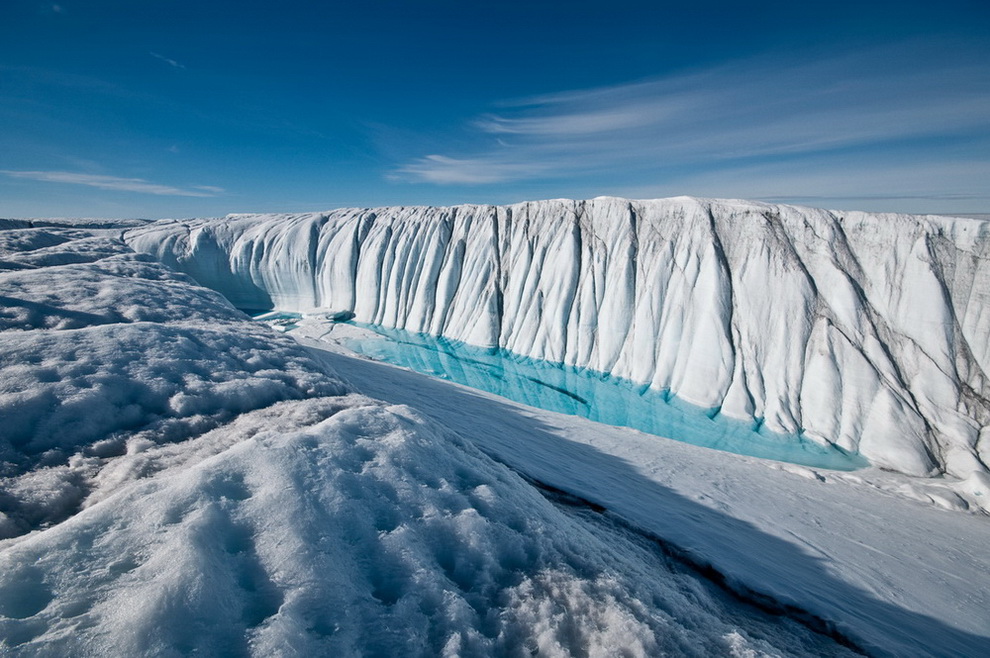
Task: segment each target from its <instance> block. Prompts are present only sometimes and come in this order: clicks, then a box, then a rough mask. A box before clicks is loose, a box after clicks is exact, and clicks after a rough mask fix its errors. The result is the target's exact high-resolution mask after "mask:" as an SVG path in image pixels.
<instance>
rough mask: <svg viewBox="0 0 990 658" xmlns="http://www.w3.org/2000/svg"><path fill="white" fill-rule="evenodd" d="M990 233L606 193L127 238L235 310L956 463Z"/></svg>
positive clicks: (963, 452) (976, 393)
mask: <svg viewBox="0 0 990 658" xmlns="http://www.w3.org/2000/svg"><path fill="white" fill-rule="evenodd" d="M988 226H990V225H988V224H986V223H983V222H978V221H974V220H952V219H946V218H933V217H911V216H905V215H869V214H863V213H832V212H828V211H823V210H814V209H808V208H797V207H792V206H781V205H768V204H758V203H747V202H735V201H708V200H698V199H689V198H677V199H666V200H657V201H626V200H622V199H613V198H601V199H595V200H593V201H588V202H573V201H560V200H558V201H544V202H536V203H526V204H518V205H514V206H508V207H493V206H458V207H453V208H384V209H376V210H340V211H334V212H331V213H327V214H312V215H260V216H259V215H255V216H231V217H228V218H225V219H221V220H196V221H191V222H175V223H157V224H154V225H151V226H148V227H143V228H137V229H134V230H132V231H130V232H128V234H127V236H126V240H127V242H128V244H130V245H131V246H132V247H133V248H135V249H136V250H138V251H141V252H146V253H150V254H152V255H154V256H155V257H156V258H158V259H160V260H161V261H163V262H165V263H167V264H169V265H172V266H174V267H177V268H178V269H180V270H182V271H185V272H187V273H189V274H190V275H192V276H193V277H194V278H195V279H196V280H197V281H199V282H200V283H202V284H204V285H207V286H209V287H211V288H214V289H215V290H218V291H220V292H222V293H223V294H224V295H225V296H226V297H227V298H228V299H230V300H231V301H233V303H234V304H235V305H237V306H242V307H249V308H269V307H275V308H279V309H282V310H286V311H309V310H313V309H329V310H334V311H353V312H354V313H355V314H356V319H357V320H359V321H362V322H368V323H376V324H381V325H384V326H389V327H396V328H400V329H407V330H410V331H417V332H426V333H431V334H437V335H443V336H446V337H449V338H454V339H458V340H462V341H465V342H468V343H472V344H476V345H482V346H487V345H491V346H498V347H501V348H505V349H508V350H510V351H513V352H515V353H517V354H521V355H525V356H530V357H534V358H539V359H546V360H549V361H554V362H560V363H565V364H568V365H575V366H580V367H588V368H592V369H594V370H598V371H602V372H608V373H611V374H613V375H616V376H619V377H624V378H627V379H630V380H632V381H635V382H641V383H645V384H649V385H651V386H652V387H654V388H656V389H658V390H668V391H670V392H671V393H673V394H675V395H676V396H677V397H679V398H680V399H683V400H686V401H688V402H691V403H693V404H697V405H699V406H702V407H709V408H719V409H720V410H721V412H722V413H724V414H726V415H728V416H733V417H737V418H749V419H761V421H762V422H763V423H764V424H765V426H766V427H767V428H768V429H770V430H773V431H777V432H785V433H792V432H797V431H799V430H801V431H803V432H804V433H805V434H806V435H809V436H812V437H817V438H819V439H821V440H825V441H829V442H832V443H835V444H836V445H838V446H840V447H842V448H844V449H847V450H850V451H857V450H858V451H859V452H860V453H861V454H862V455H864V456H865V457H867V458H868V459H870V460H871V462H873V463H875V464H877V465H879V466H882V467H885V468H890V469H893V470H898V471H902V472H905V473H910V474H917V475H930V474H934V473H937V472H939V471H941V470H946V471H948V472H950V473H953V474H956V475H959V476H963V477H965V476H967V475H969V474H970V473H971V472H973V471H985V470H986V466H985V464H986V462H987V459H988V457H987V453H988V452H990V446H988V445H986V442H980V440H979V436H980V431H981V429H982V428H983V427H985V426H986V425H988V423H990V404H988V402H987V392H988V386H987V379H986V376H985V372H986V369H987V366H988V365H990V313H988V312H987V311H986V309H987V308H990V305H988V302H990V267H988V262H990V261H988V258H987V255H988V248H990V237H988V231H990V228H988Z"/></svg>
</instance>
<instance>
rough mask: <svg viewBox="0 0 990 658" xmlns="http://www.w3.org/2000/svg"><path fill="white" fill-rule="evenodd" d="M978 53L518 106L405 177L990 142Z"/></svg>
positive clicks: (514, 176)
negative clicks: (466, 146) (467, 142)
mask: <svg viewBox="0 0 990 658" xmlns="http://www.w3.org/2000/svg"><path fill="white" fill-rule="evenodd" d="M785 61H786V60H785ZM968 61H969V62H971V63H969V64H967V63H966V62H967V58H966V54H965V53H956V54H955V55H954V59H953V61H947V60H946V58H945V56H944V55H943V54H940V51H939V48H938V47H937V44H934V45H933V44H927V45H925V44H908V45H905V46H903V47H900V48H893V49H891V48H888V49H886V50H883V51H880V50H878V51H873V52H856V53H848V54H845V55H842V56H838V57H833V58H830V59H826V60H820V59H819V60H808V61H803V62H796V63H794V62H791V63H784V64H781V63H780V60H779V59H774V60H771V59H769V58H765V59H758V60H752V61H749V62H745V63H736V64H730V65H724V66H719V67H713V68H710V69H708V70H703V71H696V72H693V73H691V74H684V75H677V76H667V77H662V78H655V79H650V80H644V81H639V82H635V83H630V84H623V85H616V86H611V87H599V88H593V89H584V90H576V91H569V92H565V93H559V94H548V95H544V96H538V97H532V98H526V99H521V100H517V101H510V102H505V103H502V104H501V105H500V107H499V108H498V111H497V112H495V113H491V114H487V115H484V116H481V117H477V118H475V119H473V120H471V121H469V122H468V124H467V128H468V132H469V135H470V137H471V140H472V142H473V144H474V147H473V148H469V149H466V150H462V151H460V152H447V153H441V154H433V155H429V156H422V157H418V158H414V159H412V160H411V161H407V162H405V163H403V164H401V165H399V166H398V167H397V168H396V170H395V174H396V175H397V176H399V177H400V178H403V179H405V180H412V181H423V182H431V183H452V184H457V183H462V184H485V183H501V182H507V181H515V180H523V179H527V178H531V177H533V176H539V177H543V178H553V177H564V176H566V177H569V178H574V177H577V176H589V175H592V176H593V175H614V173H615V172H617V171H630V172H638V173H639V174H642V173H643V172H649V171H652V172H657V171H660V170H663V171H664V172H675V171H678V170H682V171H687V170H697V169H699V168H701V169H725V168H731V167H741V166H748V165H751V164H753V163H754V162H766V161H785V160H794V159H798V158H808V157H810V156H815V155H819V154H823V153H830V152H833V153H834V152H837V151H839V150H844V151H850V152H852V151H856V150H861V151H864V152H872V151H875V150H877V149H878V148H880V147H881V146H891V145H901V146H902V147H903V145H905V144H912V143H914V144H920V143H922V142H923V141H925V140H928V141H930V142H939V141H940V142H941V143H942V144H944V143H945V142H946V141H947V140H949V139H962V140H964V141H965V140H967V139H970V138H973V137H975V138H978V139H981V140H984V142H986V143H990V75H988V70H987V67H986V65H985V64H982V63H981V62H982V61H983V60H982V59H981V58H979V57H976V58H969V60H968ZM902 151H904V149H903V148H902ZM913 153H914V157H921V156H920V154H922V153H923V149H922V148H921V147H918V148H916V149H915V151H914V152H913Z"/></svg>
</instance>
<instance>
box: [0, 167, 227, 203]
mask: <svg viewBox="0 0 990 658" xmlns="http://www.w3.org/2000/svg"><path fill="white" fill-rule="evenodd" d="M0 174H4V175H5V176H10V177H11V178H22V179H27V180H35V181H43V182H46V183H72V184H74V185H87V186H89V187H96V188H99V189H101V190H115V191H119V192H137V193H140V194H156V195H159V196H190V197H214V196H219V195H221V194H223V193H224V190H223V189H222V188H219V187H213V186H210V185H194V186H191V187H188V188H180V187H172V186H170V185H159V184H157V183H151V182H149V181H146V180H144V179H143V178H119V177H117V176H101V175H97V174H79V173H74V172H70V171H10V170H0Z"/></svg>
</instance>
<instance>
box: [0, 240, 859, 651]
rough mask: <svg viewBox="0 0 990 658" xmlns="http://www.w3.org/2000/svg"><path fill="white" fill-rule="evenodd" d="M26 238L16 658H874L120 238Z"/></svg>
mask: <svg viewBox="0 0 990 658" xmlns="http://www.w3.org/2000/svg"><path fill="white" fill-rule="evenodd" d="M9 231H11V232H15V233H16V235H9V234H7V233H6V232H3V231H0V240H3V242H2V243H3V244H4V245H6V247H5V249H4V251H3V252H2V253H0V256H2V257H3V259H4V263H5V267H4V269H3V270H0V284H2V286H3V288H2V289H3V291H4V295H5V296H4V298H3V306H2V309H3V312H2V316H0V317H2V322H3V325H2V329H3V330H2V331H0V412H2V414H3V416H2V417H3V419H4V425H3V434H2V450H3V452H2V455H0V457H2V459H3V469H4V470H3V473H2V474H0V510H2V514H0V529H2V530H3V532H4V534H5V535H7V536H8V537H9V538H7V539H5V540H0V652H2V653H3V654H4V655H15V656H21V655H23V656H35V655H73V656H101V657H102V656H134V655H184V654H190V653H196V654H199V655H257V656H271V655H344V656H351V655H353V656H360V655H403V656H420V655H421V656H434V655H448V656H470V655H479V656H481V655H492V654H504V655H532V654H534V653H539V654H541V655H549V656H565V655H576V654H585V655H591V656H604V655H611V654H613V653H614V651H616V650H620V651H622V652H623V653H625V654H626V655H634V656H645V655H656V654H658V653H676V654H679V655H697V656H707V655H750V654H754V652H755V653H761V654H768V655H774V654H793V653H814V654H820V655H836V656H843V655H850V652H849V651H848V650H847V649H846V648H845V647H843V646H842V645H840V644H837V643H836V642H835V641H834V640H833V639H832V638H830V637H827V636H823V635H819V634H817V633H815V632H812V631H810V630H809V629H808V628H806V627H805V626H803V625H802V624H800V623H797V622H795V621H793V620H790V619H786V618H784V619H782V618H779V617H776V616H773V615H768V614H766V613H763V612H760V611H759V610H758V609H756V608H754V607H753V606H749V605H746V604H743V603H740V602H739V601H737V600H735V599H734V598H732V597H730V596H727V595H726V593H725V592H724V591H722V590H721V589H719V588H718V587H716V586H714V585H713V584H712V583H710V582H708V581H707V580H706V579H705V578H702V577H700V575H699V574H698V573H696V572H695V571H693V570H691V569H688V568H685V567H684V565H682V564H679V563H677V562H675V561H672V560H670V559H668V558H666V557H664V556H663V554H662V552H661V551H658V550H657V547H656V546H655V545H654V544H653V543H651V542H650V541H647V540H645V539H644V538H643V537H641V536H640V535H638V534H637V533H635V532H632V531H630V530H628V529H625V528H623V527H622V526H621V525H618V524H616V523H614V522H613V521H611V520H607V519H602V518H598V515H597V514H595V513H593V512H585V511H581V510H577V511H575V510H567V509H562V507H561V506H560V505H559V504H556V503H554V502H553V501H551V500H549V499H548V498H547V497H546V496H545V495H543V494H542V493H541V492H540V491H539V490H538V489H537V488H535V487H534V486H532V484H530V483H529V482H527V481H526V480H524V479H523V478H522V477H521V476H520V475H518V474H517V473H515V472H514V471H512V470H510V469H509V468H507V467H506V466H504V465H502V464H499V463H497V462H496V461H494V460H493V459H492V458H491V457H489V456H486V455H485V454H483V453H481V452H480V451H479V450H478V449H477V448H475V447H474V446H473V445H472V444H471V443H470V442H468V441H467V440H465V439H463V438H462V437H459V436H457V435H455V434H452V433H451V432H449V431H447V430H444V429H442V428H441V427H440V426H438V425H436V424H435V423H433V422H431V421H428V420H424V419H423V418H421V417H420V416H419V415H418V414H417V413H416V412H414V411H413V410H411V409H409V408H407V407H402V406H395V405H391V406H390V405H387V404H385V403H382V402H378V401H375V400H371V399H368V398H366V397H362V396H359V395H354V394H347V393H346V391H345V388H344V386H343V385H342V384H341V383H340V381H339V379H338V378H336V377H335V376H334V375H333V374H332V373H331V372H330V371H329V370H328V368H326V367H325V366H324V365H323V361H322V359H320V358H318V357H315V356H314V355H312V354H311V353H310V351H308V350H306V349H304V348H302V347H300V346H299V345H298V344H297V343H296V342H294V341H292V340H291V339H289V338H287V337H285V336H283V335H280V334H278V333H275V332H273V331H271V330H270V329H269V328H268V327H266V326H264V325H263V324H260V323H257V322H251V321H250V320H249V319H248V318H247V317H246V316H245V315H243V314H242V313H240V312H239V311H236V310H235V309H234V308H233V307H232V306H230V304H228V303H227V302H226V301H225V300H224V299H223V298H221V297H220V296H219V295H218V294H216V293H215V292H212V291H210V290H207V289H205V288H201V287H198V286H196V285H194V284H193V283H192V282H191V281H190V280H188V279H187V278H186V277H185V276H183V275H180V274H177V273H174V272H171V271H169V270H168V269H166V268H165V267H163V266H161V265H159V264H157V263H154V262H150V261H149V260H148V259H147V257H139V256H136V255H135V254H133V253H131V252H129V250H128V249H127V248H126V246H125V245H124V244H123V243H122V242H121V241H120V240H119V239H118V238H116V237H114V235H113V234H112V233H88V234H87V233H79V232H76V230H75V229H72V230H68V229H64V230H63V229H61V228H58V227H56V228H53V229H50V230H49V229H45V230H43V231H42V232H38V231H37V230H36V228H35V227H16V226H15V227H14V228H12V229H9ZM22 231H26V232H22ZM76 248H78V251H77V250H76Z"/></svg>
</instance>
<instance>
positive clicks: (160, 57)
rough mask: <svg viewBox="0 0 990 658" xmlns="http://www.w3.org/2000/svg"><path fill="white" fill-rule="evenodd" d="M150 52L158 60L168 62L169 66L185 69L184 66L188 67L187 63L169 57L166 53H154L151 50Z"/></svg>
mask: <svg viewBox="0 0 990 658" xmlns="http://www.w3.org/2000/svg"><path fill="white" fill-rule="evenodd" d="M148 54H149V55H151V56H152V57H154V58H155V59H157V60H161V61H163V62H165V63H166V64H168V65H169V66H171V67H172V68H174V69H184V68H186V67H185V65H183V64H180V63H178V62H177V61H175V60H174V59H170V58H168V57H165V56H164V55H159V54H158V53H152V52H149V53H148Z"/></svg>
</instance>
